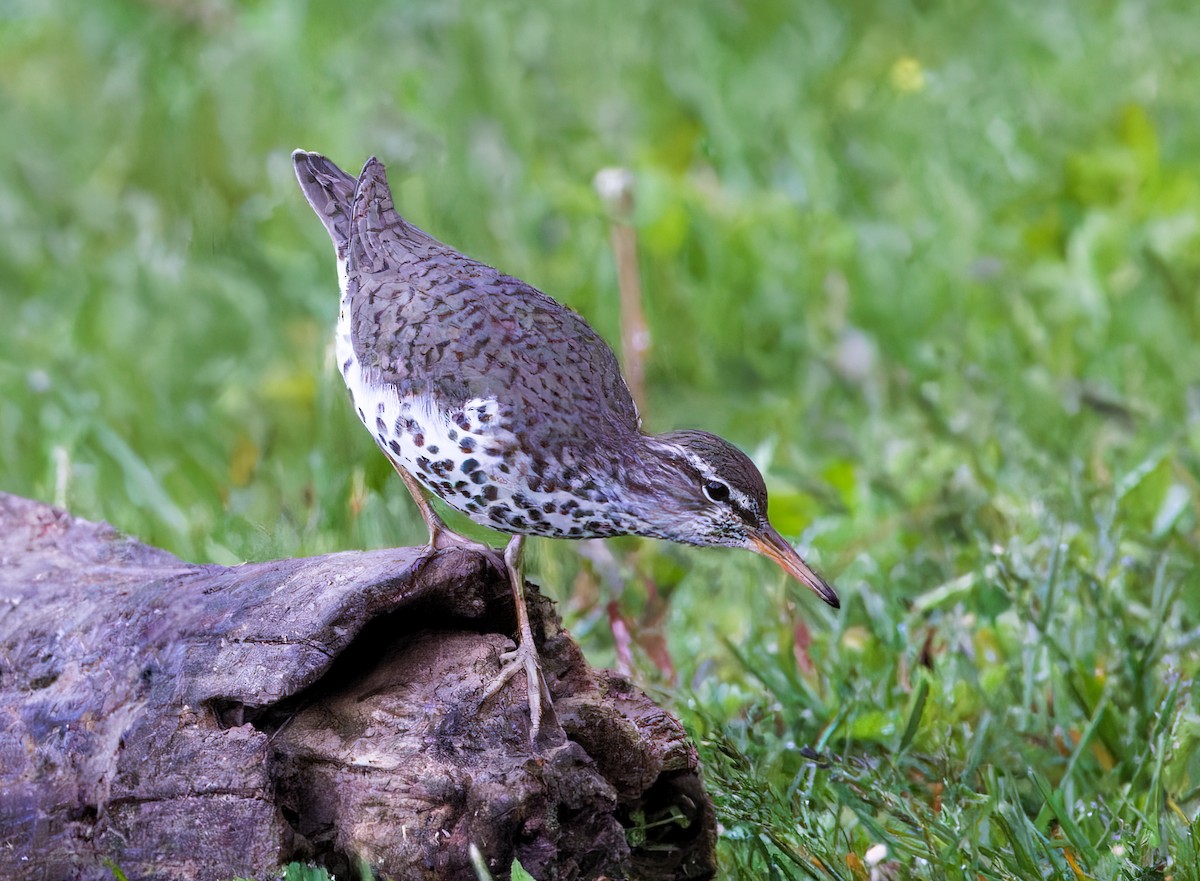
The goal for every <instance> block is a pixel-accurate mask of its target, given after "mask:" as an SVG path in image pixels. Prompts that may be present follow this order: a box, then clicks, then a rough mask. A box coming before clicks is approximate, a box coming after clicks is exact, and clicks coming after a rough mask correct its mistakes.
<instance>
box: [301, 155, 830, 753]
mask: <svg viewBox="0 0 1200 881" xmlns="http://www.w3.org/2000/svg"><path fill="white" fill-rule="evenodd" d="M292 160H293V165H294V167H295V172H296V178H297V180H298V181H299V183H300V188H301V190H302V191H303V193H304V196H305V198H306V199H307V201H308V203H309V205H310V206H311V207H312V209H313V210H314V211H315V212H316V214H317V217H318V218H320V220H321V223H322V224H323V225H324V227H325V230H326V232H328V233H329V236H330V238H331V239H332V240H333V245H334V251H335V254H336V259H337V270H338V281H339V286H340V289H341V300H340V308H339V311H338V319H337V329H336V333H335V340H334V349H335V353H336V359H337V366H338V369H339V370H340V372H341V374H342V378H343V379H344V380H345V383H346V387H347V389H348V390H349V393H350V398H351V401H352V403H353V407H354V410H355V412H356V413H357V415H358V418H359V420H360V421H361V422H362V424H363V425H364V426H365V427H366V429H367V430H368V431H369V432H370V433H371V435H372V437H373V438H374V440H375V443H376V444H377V445H378V447H379V449H380V450H382V451H383V454H384V455H385V456H386V457H387V458H388V460H389V461H390V462H391V464H392V466H393V467H394V468H395V470H396V472H397V473H398V474H399V476H400V478H401V479H402V480H403V482H404V484H405V486H406V487H407V488H408V490H409V492H410V493H411V494H412V497H413V501H414V502H415V503H416V506H417V509H418V510H419V511H420V514H421V517H422V518H423V519H424V521H425V525H426V526H427V527H428V529H429V546H430V547H431V548H434V549H444V548H451V547H463V548H470V549H475V550H478V551H481V552H483V553H487V554H490V555H492V558H493V559H495V560H496V561H497V563H498V564H499V563H500V559H499V557H498V556H497V553H496V551H495V550H494V549H492V548H491V547H490V546H488V545H484V544H481V543H479V542H475V541H473V540H471V539H469V538H467V537H465V536H462V535H460V534H458V533H456V532H454V531H453V530H451V529H450V528H449V527H448V526H447V525H446V523H445V521H444V520H443V519H442V518H441V516H440V515H439V514H438V513H437V512H436V511H435V510H434V508H433V506H432V504H431V498H433V497H436V498H439V499H441V500H442V501H443V502H445V503H446V504H448V505H449V506H450V507H451V508H454V509H456V510H458V511H460V512H462V513H463V514H465V515H466V516H467V517H469V518H470V519H471V520H473V521H474V522H475V523H479V524H482V525H483V526H487V527H490V528H492V529H494V530H498V531H500V532H502V533H507V534H508V535H509V536H510V538H509V539H508V542H507V544H506V545H505V547H504V551H503V561H502V564H503V569H504V571H505V572H506V574H507V577H508V580H509V582H510V584H511V588H512V593H513V599H514V603H515V607H516V623H517V628H516V640H515V648H513V649H512V650H510V651H507V652H505V653H503V654H502V655H501V658H500V660H501V666H500V672H499V674H498V675H497V676H496V678H495V679H494V680H493V681H492V683H491V684H490V685H489V686H488V687H487V688H486V689H485V690H484V692H483V701H484V702H486V701H487V700H488V699H490V698H491V697H492V696H494V695H495V694H497V693H498V692H499V691H500V690H501V689H502V688H503V687H504V686H505V684H507V683H508V682H509V680H511V679H512V678H513V677H514V676H516V675H518V674H520V673H522V672H523V673H524V674H525V677H526V693H527V701H528V704H529V714H530V727H529V736H530V738H531V739H532V740H533V741H534V742H536V741H537V738H538V735H539V731H540V728H541V722H542V720H543V709H544V708H548V707H550V706H551V698H550V694H549V691H548V689H547V687H546V684H545V680H544V678H543V676H542V673H541V666H540V661H539V658H538V654H537V647H536V645H535V643H534V638H533V633H532V629H531V627H530V623H529V615H528V611H527V609H526V606H525V594H524V586H525V580H524V562H523V551H524V545H525V540H526V537H528V536H545V537H550V538H562V539H591V538H607V537H611V536H618V535H638V536H645V537H649V538H656V539H666V540H669V541H674V542H681V543H684V544H689V545H706V546H724V547H736V548H745V549H748V550H750V551H754V552H756V553H759V554H762V555H765V556H767V557H769V558H770V559H772V560H774V561H775V562H776V563H777V564H779V566H781V567H782V568H783V570H784V571H785V572H787V573H788V574H789V575H791V576H792V577H793V578H795V579H796V580H797V581H799V582H800V583H802V584H804V585H805V586H807V587H808V588H810V589H811V590H813V591H814V592H815V593H816V594H817V595H818V596H819V597H820V598H821V599H822V600H824V601H825V602H826V603H828V604H829V605H830V606H833V607H834V608H837V607H838V606H839V600H838V595H837V593H836V591H835V590H834V589H833V587H831V586H830V585H829V583H828V582H826V580H825V579H824V578H822V577H821V575H820V574H818V573H817V571H816V570H814V569H813V568H812V567H810V566H809V565H808V564H807V563H806V562H805V561H804V559H803V558H802V557H801V556H800V554H799V553H797V551H796V550H795V549H794V548H793V547H792V546H791V544H789V543H788V542H787V540H786V539H784V538H783V536H781V535H780V534H779V532H778V531H777V530H776V529H775V528H774V527H773V526H772V525H771V523H770V521H769V519H768V517H767V489H766V485H765V483H764V482H763V478H762V475H761V474H760V473H759V470H758V468H757V467H755V465H754V463H753V462H752V461H751V460H750V458H749V457H748V456H746V454H745V453H743V452H742V451H741V450H739V449H738V448H737V447H736V446H734V445H733V444H731V443H729V442H728V441H726V440H724V439H722V438H720V437H718V436H717V435H715V434H710V433H708V432H706V431H701V430H697V429H684V430H675V431H668V432H665V433H661V434H652V433H649V432H647V431H644V430H643V429H642V423H641V417H640V416H639V413H638V410H637V406H636V405H635V403H634V400H633V397H632V396H631V394H630V392H629V389H628V387H627V385H626V383H625V380H624V378H623V376H622V374H621V369H620V366H619V365H618V362H617V358H616V356H615V355H614V353H613V350H612V349H611V348H610V347H609V346H608V344H607V343H606V342H605V341H604V340H603V339H602V338H601V337H600V336H599V334H597V333H596V332H595V331H594V330H593V329H592V328H591V326H590V325H589V324H588V323H587V322H586V321H585V320H584V319H583V318H582V317H581V316H580V315H579V314H578V313H576V312H574V311H573V310H571V309H569V308H567V307H566V306H563V305H562V304H560V303H559V302H557V301H556V300H554V299H552V298H551V297H549V296H548V295H546V294H544V293H542V292H541V291H540V290H538V289H536V288H534V287H533V286H531V285H529V284H526V283H525V282H523V281H521V280H520V279H518V278H514V277H512V276H510V275H506V274H505V273H503V272H501V271H500V270H498V269H494V268H493V267H491V266H488V265H486V264H484V263H481V262H479V261H477V260H473V259H471V258H470V257H467V256H466V255H464V254H462V253H460V252H458V251H457V250H455V249H454V248H452V247H450V246H449V245H446V244H443V243H442V242H440V241H438V240H437V239H435V238H433V237H432V236H430V235H429V234H427V233H425V232H423V231H422V230H420V229H418V228H417V227H416V226H414V225H413V224H411V223H409V222H408V221H407V220H405V219H404V218H403V217H401V216H400V214H399V213H397V211H396V208H395V205H394V203H393V198H392V192H391V189H390V187H389V185H388V181H387V175H386V172H385V170H384V166H383V164H382V163H381V162H379V160H378V159H376V158H375V157H373V156H372V157H371V158H370V159H368V160H367V162H366V164H365V165H364V166H363V169H362V172H361V173H360V174H359V175H358V177H357V178H355V177H353V176H351V175H349V174H347V173H346V172H345V171H343V170H342V169H340V168H339V167H338V166H336V165H335V164H334V163H333V162H331V161H330V160H329V159H327V158H326V157H325V156H322V155H321V154H319V153H311V152H306V151H304V150H296V151H295V152H294V153H293V154H292Z"/></svg>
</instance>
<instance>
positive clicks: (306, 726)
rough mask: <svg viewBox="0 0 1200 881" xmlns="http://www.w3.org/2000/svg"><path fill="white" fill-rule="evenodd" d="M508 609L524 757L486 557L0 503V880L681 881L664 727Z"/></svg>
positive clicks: (538, 619) (689, 785) (698, 808)
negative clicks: (516, 869)
mask: <svg viewBox="0 0 1200 881" xmlns="http://www.w3.org/2000/svg"><path fill="white" fill-rule="evenodd" d="M530 587H531V589H530V598H529V604H530V613H531V618H532V620H533V622H534V630H535V634H536V636H537V638H538V642H539V647H540V649H541V652H542V658H543V665H544V668H545V673H546V679H547V682H548V685H549V688H550V691H551V694H552V695H553V698H554V714H555V716H554V718H547V719H546V720H544V723H543V735H542V738H541V740H540V742H539V745H538V748H536V749H535V748H533V747H532V746H531V744H530V742H529V737H528V726H529V720H528V707H527V702H526V695H525V693H524V684H523V682H522V677H518V678H517V679H516V680H514V681H513V683H512V684H510V685H509V686H508V687H506V688H505V689H503V690H502V691H501V692H500V693H499V694H497V695H496V696H495V697H493V698H491V699H490V700H488V701H487V702H486V704H481V695H482V692H483V690H484V689H485V688H486V685H487V684H488V683H489V682H490V681H491V680H492V678H493V677H494V676H495V675H496V673H497V671H498V670H499V660H498V656H499V654H500V652H502V651H503V650H505V649H506V648H511V645H512V643H511V640H510V638H509V635H510V634H511V633H512V630H513V626H514V624H513V609H512V600H511V593H510V591H509V590H508V587H507V584H506V582H505V580H504V577H503V574H502V573H500V572H498V571H497V570H496V569H495V567H494V566H493V564H492V563H491V561H490V560H489V558H488V557H486V556H485V555H483V554H478V553H474V552H471V551H466V550H460V549H455V550H446V551H438V552H429V551H427V550H426V549H423V548H398V549H393V550H378V551H366V552H348V553H337V554H329V555H327V556H322V557H313V558H307V559H294V560H277V561H273V562H267V563H250V564H246V565H242V566H235V567H230V568H227V567H223V566H215V565H193V564H190V563H185V562H182V561H180V560H178V559H177V558H175V557H173V556H172V555H170V554H169V553H167V552H166V551H163V550H159V549H156V548H152V547H148V546H146V545H143V544H140V543H138V542H137V541H135V540H132V539H130V538H127V537H124V536H122V535H120V534H119V533H117V532H116V531H114V530H113V529H112V528H111V527H109V526H108V525H106V524H96V523H91V522H88V521H86V520H82V519H77V518H73V517H71V516H70V515H68V514H67V513H66V512H65V511H63V510H60V509H57V508H52V507H50V506H47V505H43V504H40V503H38V502H33V501H29V500H26V499H21V498H18V497H15V496H11V495H5V494H0V876H2V877H5V878H16V879H31V881H42V879H45V881H62V879H85V881H90V879H101V878H104V879H109V878H112V877H113V874H114V872H113V868H114V867H115V868H117V869H119V870H120V871H121V872H123V873H124V874H125V876H126V877H127V878H129V879H130V881H135V879H139V878H173V879H175V878H177V879H204V881H210V879H217V878H232V877H235V876H238V877H253V878H267V877H277V876H278V872H279V866H280V865H282V864H286V863H288V862H290V861H293V860H304V861H309V862H312V863H314V864H318V865H324V866H325V867H327V868H328V869H330V870H331V871H333V872H336V873H338V874H339V877H346V876H347V875H350V876H353V875H354V874H355V873H356V872H357V871H359V867H360V866H362V865H368V866H370V867H371V869H372V870H373V871H374V872H375V874H376V876H377V877H391V878H404V879H408V878H416V879H424V878H429V879H433V878H437V879H470V881H474V879H475V878H476V875H475V872H474V871H473V869H472V868H471V865H470V860H469V853H468V852H469V848H470V845H472V844H474V845H475V846H476V847H478V849H479V850H480V852H481V853H482V854H483V856H484V858H485V859H486V861H487V863H488V865H489V867H490V869H491V870H492V872H493V873H494V874H495V875H496V877H497V878H505V877H507V872H508V868H509V866H510V865H511V863H512V860H513V859H514V858H515V859H519V860H520V861H521V863H522V865H523V866H524V867H525V868H526V869H528V870H529V871H530V872H531V873H532V874H533V875H534V876H535V877H536V878H538V879H542V881H545V879H564V881H565V879H586V878H600V877H609V878H639V879H667V878H678V879H693V878H696V879H699V878H710V877H712V876H713V875H714V873H715V859H714V843H715V837H716V821H715V817H714V814H713V808H712V804H711V802H710V800H709V798H708V795H707V794H706V792H705V790H704V788H703V784H702V781H701V775H700V766H699V761H698V759H697V755H696V751H695V749H694V747H693V746H692V745H691V744H690V743H689V741H688V739H687V737H686V734H685V732H684V730H683V728H682V726H681V725H680V723H679V722H678V721H677V720H676V719H674V718H673V717H672V716H671V715H670V714H668V713H667V712H665V711H664V710H662V709H660V708H659V707H657V706H655V705H654V704H653V703H652V702H651V701H650V700H649V699H648V698H647V697H646V696H645V695H644V694H643V693H642V692H641V691H639V690H638V689H636V688H634V687H633V686H632V685H631V684H630V683H629V682H628V681H627V680H626V679H624V678H622V677H620V676H618V675H616V674H614V673H611V672H606V671H601V670H593V669H591V668H590V667H589V666H588V665H587V663H586V662H585V660H584V659H583V656H582V654H581V653H580V651H579V649H578V647H577V646H576V645H575V644H574V642H572V640H571V638H570V636H569V635H568V634H567V633H566V632H565V631H564V630H563V629H562V626H561V623H560V622H559V620H558V619H557V617H556V616H555V614H554V610H553V606H552V604H551V603H550V602H549V601H548V600H546V599H545V598H543V597H541V595H540V594H539V593H538V592H537V590H536V589H534V588H533V586H532V585H531V586H530Z"/></svg>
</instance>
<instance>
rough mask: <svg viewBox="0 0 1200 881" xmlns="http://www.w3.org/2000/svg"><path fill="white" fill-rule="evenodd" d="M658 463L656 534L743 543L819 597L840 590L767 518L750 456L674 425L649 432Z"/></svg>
mask: <svg viewBox="0 0 1200 881" xmlns="http://www.w3.org/2000/svg"><path fill="white" fill-rule="evenodd" d="M647 441H648V442H649V444H650V445H651V449H652V452H653V454H654V456H655V458H656V459H657V460H658V462H659V464H660V468H659V469H656V474H655V478H654V486H653V492H654V493H655V495H656V496H658V504H657V506H656V507H657V509H658V511H659V512H661V514H662V517H661V519H660V520H659V523H658V524H657V526H658V530H659V531H660V535H661V537H663V538H668V539H671V540H672V541H679V542H684V543H686V544H694V545H721V546H724V547H734V548H745V549H746V550H750V551H754V552H755V553H758V554H762V555H763V556H765V557H770V558H771V559H772V560H774V561H775V562H776V563H778V564H779V566H780V567H781V568H782V569H783V570H784V571H785V572H787V573H788V574H789V575H791V576H792V577H793V578H795V579H796V580H797V581H799V582H800V583H801V584H804V585H805V586H806V587H809V588H810V589H812V591H813V592H814V593H816V594H817V596H819V597H820V598H821V599H823V600H824V601H825V602H827V603H828V604H829V605H831V606H833V607H834V608H835V609H836V608H838V607H839V605H840V603H839V601H838V595H837V593H836V591H834V589H833V588H832V587H830V586H829V584H828V583H826V581H825V579H824V578H822V577H821V576H820V575H818V574H817V573H816V572H815V571H814V570H813V569H812V568H811V567H810V566H809V565H808V564H807V563H805V562H804V560H803V559H802V558H801V556H800V555H799V554H798V553H796V550H795V549H794V548H793V547H792V546H791V545H790V544H788V542H787V541H786V540H785V539H784V538H783V536H781V535H780V534H779V533H778V532H777V531H776V530H775V527H773V526H772V525H771V522H770V521H769V520H768V519H767V487H766V484H764V483H763V479H762V475H761V474H760V473H759V471H758V469H757V468H756V467H755V466H754V463H753V462H751V461H750V458H749V457H748V456H747V455H746V454H745V453H743V452H742V451H741V450H739V449H738V448H737V447H735V446H733V444H731V443H729V442H728V441H725V440H723V439H722V438H719V437H717V436H716V435H714V434H709V433H708V432H704V431H672V432H668V433H666V434H660V435H655V436H653V437H650V438H647Z"/></svg>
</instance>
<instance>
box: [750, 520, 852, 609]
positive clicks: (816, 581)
mask: <svg viewBox="0 0 1200 881" xmlns="http://www.w3.org/2000/svg"><path fill="white" fill-rule="evenodd" d="M750 542H751V544H753V546H754V550H755V551H756V552H757V553H760V554H762V555H763V556H764V557H770V558H771V559H772V560H774V561H775V562H776V563H778V564H779V566H780V568H782V569H783V571H784V572H786V573H787V574H788V575H790V576H792V577H793V578H795V579H796V580H797V581H799V582H800V583H801V584H803V585H805V586H807V587H809V588H811V589H812V591H813V592H814V593H815V594H816V595H817V596H819V597H820V598H821V599H823V600H824V601H825V602H827V603H829V605H831V606H833V607H834V608H835V609H838V608H841V605H842V604H841V602H840V601H839V600H838V595H837V591H835V590H834V589H833V588H832V587H830V586H829V585H828V584H827V583H826V582H825V579H824V578H822V577H821V576H820V575H818V574H817V573H816V572H815V571H814V570H812V569H811V568H809V565H808V564H807V563H805V562H804V560H803V559H802V558H801V557H800V555H799V554H798V553H796V549H795V548H793V547H792V546H791V545H790V544H788V543H787V541H786V540H785V539H784V537H783V536H782V535H780V534H779V533H778V532H776V531H775V528H774V527H772V526H771V525H769V524H768V525H767V527H766V528H765V529H764V530H763V531H762V532H761V533H759V534H758V535H755V536H751V538H750Z"/></svg>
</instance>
